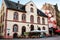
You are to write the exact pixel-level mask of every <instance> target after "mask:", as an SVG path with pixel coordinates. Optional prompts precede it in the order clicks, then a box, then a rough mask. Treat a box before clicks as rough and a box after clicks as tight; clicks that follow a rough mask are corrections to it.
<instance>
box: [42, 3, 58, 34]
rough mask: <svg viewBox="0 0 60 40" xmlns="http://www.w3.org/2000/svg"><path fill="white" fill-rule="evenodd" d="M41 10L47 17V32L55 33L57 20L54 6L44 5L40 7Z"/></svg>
mask: <svg viewBox="0 0 60 40" xmlns="http://www.w3.org/2000/svg"><path fill="white" fill-rule="evenodd" d="M42 10H43V11H44V12H45V14H46V15H47V16H48V24H49V32H50V33H51V34H52V32H53V33H55V30H56V29H57V20H56V13H57V11H56V8H55V5H52V4H49V3H45V4H44V5H43V7H42Z"/></svg>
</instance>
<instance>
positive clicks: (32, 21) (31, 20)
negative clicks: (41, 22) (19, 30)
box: [30, 15, 34, 23]
mask: <svg viewBox="0 0 60 40" xmlns="http://www.w3.org/2000/svg"><path fill="white" fill-rule="evenodd" d="M30 22H31V23H34V16H33V15H31V16H30Z"/></svg>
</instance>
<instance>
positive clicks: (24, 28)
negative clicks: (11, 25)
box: [22, 26, 26, 36]
mask: <svg viewBox="0 0 60 40" xmlns="http://www.w3.org/2000/svg"><path fill="white" fill-rule="evenodd" d="M24 32H26V27H25V26H23V27H22V35H23V36H24Z"/></svg>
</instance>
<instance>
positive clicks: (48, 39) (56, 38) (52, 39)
mask: <svg viewBox="0 0 60 40" xmlns="http://www.w3.org/2000/svg"><path fill="white" fill-rule="evenodd" d="M0 40H60V36H57V37H49V38H34V39H32V38H31V39H30V38H29V39H0Z"/></svg>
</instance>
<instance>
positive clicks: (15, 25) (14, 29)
mask: <svg viewBox="0 0 60 40" xmlns="http://www.w3.org/2000/svg"><path fill="white" fill-rule="evenodd" d="M13 32H18V25H17V24H14V25H13Z"/></svg>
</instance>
